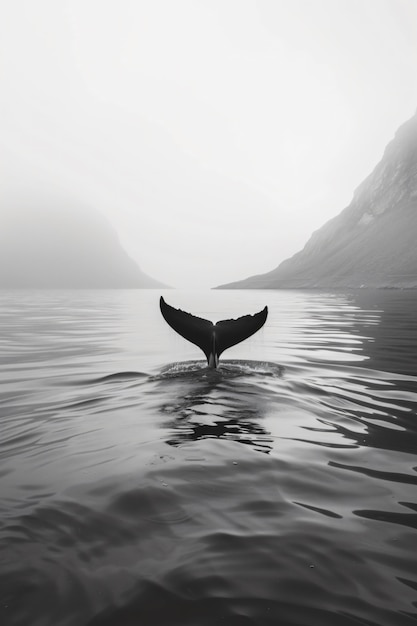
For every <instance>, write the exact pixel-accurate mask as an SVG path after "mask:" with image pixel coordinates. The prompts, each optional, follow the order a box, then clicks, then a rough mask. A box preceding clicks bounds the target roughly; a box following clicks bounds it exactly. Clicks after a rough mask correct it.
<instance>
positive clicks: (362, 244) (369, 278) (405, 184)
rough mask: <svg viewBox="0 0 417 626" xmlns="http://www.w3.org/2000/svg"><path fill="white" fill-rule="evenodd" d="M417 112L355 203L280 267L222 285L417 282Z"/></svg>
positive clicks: (413, 284) (260, 286) (329, 285)
mask: <svg viewBox="0 0 417 626" xmlns="http://www.w3.org/2000/svg"><path fill="white" fill-rule="evenodd" d="M416 239H417V112H416V114H415V115H414V117H412V118H411V119H410V120H408V121H407V122H406V123H405V124H403V125H402V126H401V127H400V128H399V130H398V131H397V133H396V135H395V137H394V139H393V140H392V141H391V142H390V143H389V144H388V146H387V147H386V149H385V152H384V155H383V158H382V160H381V161H380V162H379V163H378V165H377V166H376V167H375V169H374V170H373V172H372V173H371V174H370V175H369V176H368V177H367V178H366V179H365V180H364V181H363V182H362V184H361V185H360V186H359V187H358V188H357V189H356V191H355V193H354V196H353V199H352V202H351V203H350V205H349V206H348V207H347V208H345V209H344V210H343V211H342V212H341V213H340V214H339V215H338V216H337V217H335V218H333V219H331V220H330V221H328V222H327V223H326V224H324V226H322V227H321V228H320V229H319V230H317V231H315V232H314V233H313V235H312V236H311V238H310V239H309V241H308V242H307V243H306V245H305V247H304V248H303V249H302V250H301V251H300V252H298V253H297V254H295V255H294V256H293V257H291V258H290V259H287V260H285V261H283V262H282V263H281V264H280V265H279V266H278V267H277V268H276V269H274V270H272V271H271V272H268V273H267V274H261V275H258V276H251V277H250V278H247V279H246V280H242V281H239V282H235V283H230V284H228V285H221V286H220V287H219V288H223V289H226V288H227V289H234V288H236V289H279V288H311V287H318V288H345V287H352V288H355V287H401V288H411V287H417V244H416Z"/></svg>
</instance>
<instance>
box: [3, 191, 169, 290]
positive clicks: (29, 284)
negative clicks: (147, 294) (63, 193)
mask: <svg viewBox="0 0 417 626" xmlns="http://www.w3.org/2000/svg"><path fill="white" fill-rule="evenodd" d="M160 287H164V285H162V284H161V283H159V282H157V281H156V280H154V279H153V278H151V277H150V276H147V275H146V274H144V273H143V272H142V271H141V270H140V268H139V267H138V265H137V264H136V263H135V262H134V261H133V259H131V258H130V257H129V256H128V255H127V253H126V252H125V250H124V249H123V247H122V246H121V244H120V242H119V240H118V237H117V234H116V232H115V231H114V230H113V229H112V227H111V226H110V224H109V223H108V222H107V221H106V219H105V218H104V217H103V216H102V215H100V214H99V213H98V212H96V211H94V210H92V209H90V208H86V207H74V206H73V205H69V204H65V203H63V202H62V201H59V200H52V199H51V198H49V199H45V200H42V201H37V202H34V201H31V202H30V203H24V204H23V205H22V204H21V203H19V202H15V203H14V204H13V203H11V202H9V203H8V204H7V209H6V210H5V209H4V208H3V207H2V209H1V212H0V288H35V289H54V288H66V289H80V288H86V289H87V288H88V289H114V288H119V289H128V288H160Z"/></svg>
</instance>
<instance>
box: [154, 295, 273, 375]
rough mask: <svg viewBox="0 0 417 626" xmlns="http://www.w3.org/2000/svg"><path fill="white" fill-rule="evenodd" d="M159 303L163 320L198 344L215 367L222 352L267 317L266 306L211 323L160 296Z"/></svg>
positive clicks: (253, 329)
mask: <svg viewBox="0 0 417 626" xmlns="http://www.w3.org/2000/svg"><path fill="white" fill-rule="evenodd" d="M159 304H160V307H161V313H162V315H163V317H164V319H165V321H166V322H167V323H168V324H169V325H170V326H171V328H173V329H174V330H175V331H176V332H177V333H178V334H179V335H181V337H184V339H187V340H188V341H191V343H194V344H195V345H196V346H198V347H199V348H201V350H202V351H203V352H204V354H205V355H206V359H207V363H208V365H209V367H217V365H218V363H219V356H220V355H221V353H222V352H224V351H225V350H227V348H231V347H232V346H234V345H236V344H237V343H240V342H241V341H243V340H244V339H247V338H248V337H250V336H251V335H253V334H254V333H256V331H257V330H259V329H260V328H262V326H263V325H264V324H265V321H266V318H267V317H268V307H267V306H266V307H265V308H264V309H263V310H262V311H259V313H255V314H254V315H243V317H238V318H237V319H235V320H234V319H232V320H222V321H220V322H217V324H213V322H210V321H209V320H205V319H203V318H202V317H196V316H195V315H191V313H186V312H185V311H182V310H181V309H174V308H173V307H172V306H170V305H169V304H167V303H166V302H165V300H164V299H163V297H162V296H161V299H160V301H159Z"/></svg>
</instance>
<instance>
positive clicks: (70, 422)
mask: <svg viewBox="0 0 417 626" xmlns="http://www.w3.org/2000/svg"><path fill="white" fill-rule="evenodd" d="M159 295H160V294H157V293H153V292H146V291H143V292H134V291H133V292H31V293H29V292H3V293H2V294H1V295H0V305H1V307H0V346H1V348H2V350H1V354H0V362H1V364H2V379H1V382H0V420H1V431H0V432H1V434H0V480H1V487H2V498H1V500H0V623H1V624H2V625H3V624H5V625H6V626H9V625H13V626H27V624H30V625H31V626H44V625H45V624H54V625H57V626H59V625H61V624H62V625H65V626H72V625H74V626H82V625H85V626H87V625H89V626H104V625H108V626H110V625H112V626H113V625H114V624H117V625H121V626H127V625H133V624H135V625H136V624H141V626H142V625H147V624H158V625H162V626H165V625H166V626H176V625H178V626H206V625H207V626H211V625H214V624H219V623H225V624H228V625H230V624H232V625H239V626H240V625H241V624H257V625H263V624H271V625H274V626H275V625H276V624H289V625H291V624H294V625H295V624H297V625H301V626H313V625H320V626H322V625H329V626H339V625H341V626H344V625H353V624H367V625H368V626H369V625H378V626H381V625H382V626H384V625H386V626H392V625H394V624H395V626H397V625H398V626H403V625H404V626H406V625H408V624H413V623H415V622H416V619H417V574H416V567H415V558H414V554H415V551H416V549H417V497H416V494H417V492H416V487H417V461H416V450H417V417H416V406H417V377H416V363H417V362H416V359H415V355H416V354H417V324H416V322H415V310H416V304H417V294H416V293H414V292H399V291H398V292H396V291H395V292H394V291H383V290H381V291H377V292H371V291H364V290H360V291H358V292H352V293H346V294H344V293H319V292H297V291H288V292H285V291H280V292H224V291H222V292H210V293H202V294H195V293H194V294H187V293H181V292H175V293H174V292H173V293H172V296H171V299H172V298H174V300H175V298H177V300H178V301H173V304H174V305H175V306H181V305H182V306H183V307H184V308H187V309H188V310H192V311H193V312H195V313H196V314H197V315H200V316H202V317H208V318H212V319H220V318H222V317H223V318H226V317H237V316H238V315H240V314H242V313H245V312H251V311H256V310H259V308H262V307H263V306H264V305H265V304H268V306H269V311H270V313H269V318H268V322H267V325H266V326H265V327H264V328H263V329H262V330H261V331H260V332H259V333H258V334H257V335H255V336H254V337H253V338H251V339H250V340H248V341H247V342H243V343H242V344H240V345H239V346H236V347H235V348H233V349H231V350H230V351H228V352H227V353H226V355H225V357H226V358H224V359H222V360H221V367H220V368H219V369H218V370H216V371H210V370H208V369H207V367H206V364H205V359H204V357H203V355H202V354H201V355H200V354H199V352H198V350H197V349H196V348H195V347H194V346H192V345H191V344H187V343H186V342H184V341H183V340H182V339H181V338H180V337H177V336H175V335H174V334H173V333H172V331H171V330H170V329H169V328H168V327H166V325H164V322H163V320H162V319H161V318H160V316H159V311H158V298H159ZM228 357H230V358H228ZM174 359H176V360H175V362H174V363H173V362H172V361H173V360H174ZM196 359H198V360H196ZM167 363H168V365H167ZM242 444H243V445H242Z"/></svg>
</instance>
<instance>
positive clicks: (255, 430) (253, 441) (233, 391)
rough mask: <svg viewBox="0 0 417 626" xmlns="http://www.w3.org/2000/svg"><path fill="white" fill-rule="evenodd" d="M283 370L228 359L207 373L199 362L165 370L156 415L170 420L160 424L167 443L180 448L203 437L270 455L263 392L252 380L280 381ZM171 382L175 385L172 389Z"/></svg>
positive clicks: (162, 375)
mask: <svg viewBox="0 0 417 626" xmlns="http://www.w3.org/2000/svg"><path fill="white" fill-rule="evenodd" d="M283 369H284V368H283V367H282V366H279V365H277V364H275V363H265V362H264V363H262V362H258V361H228V360H223V361H222V362H221V365H220V367H219V368H218V369H216V370H210V369H208V368H207V367H206V366H205V364H204V363H203V362H202V361H197V362H195V361H191V362H186V363H174V364H172V365H170V366H168V367H166V368H164V369H163V370H162V372H161V374H160V375H159V376H158V380H159V381H160V385H162V386H163V393H164V396H165V397H166V398H167V400H168V401H167V402H166V403H164V404H162V405H161V406H160V410H161V412H162V413H163V414H165V415H167V416H169V420H167V421H166V422H165V423H164V426H165V427H166V428H167V429H168V430H169V431H170V432H171V433H172V435H171V436H170V437H169V438H167V440H166V441H167V443H168V444H169V445H172V446H179V445H181V444H183V443H185V442H187V441H197V440H199V439H206V438H214V439H216V438H217V439H230V440H233V441H239V442H240V443H246V444H249V445H251V446H253V447H254V449H256V450H259V451H262V452H269V451H270V450H271V449H272V443H273V439H272V438H271V433H270V432H269V431H268V430H267V429H265V428H264V427H263V426H262V418H263V410H264V408H266V406H267V403H268V392H267V391H266V390H265V389H261V388H260V387H259V386H258V384H257V381H258V380H259V378H261V379H262V378H263V377H281V376H282V373H283ZM179 381H181V386H180V388H181V396H180V397H179V396H178V390H179V387H178V383H179ZM170 383H174V385H173V388H172V389H170ZM270 394H271V395H272V392H270ZM273 400H274V399H273V398H272V397H271V398H270V399H269V401H270V402H272V401H273Z"/></svg>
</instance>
